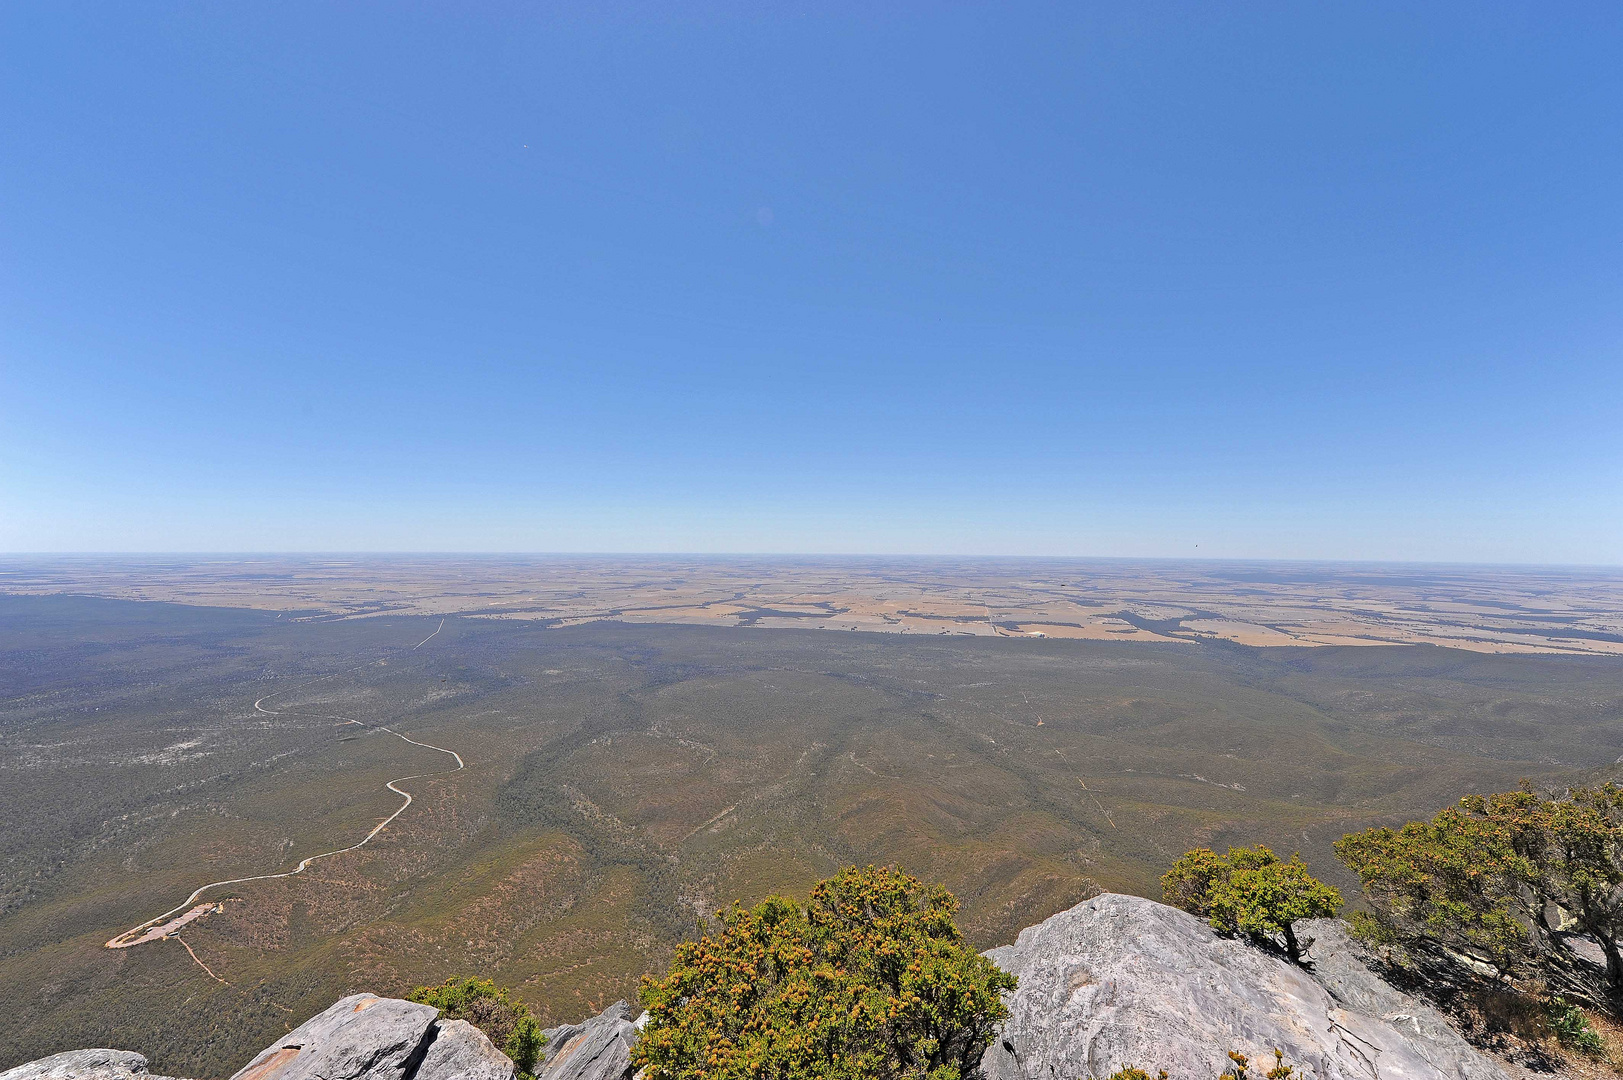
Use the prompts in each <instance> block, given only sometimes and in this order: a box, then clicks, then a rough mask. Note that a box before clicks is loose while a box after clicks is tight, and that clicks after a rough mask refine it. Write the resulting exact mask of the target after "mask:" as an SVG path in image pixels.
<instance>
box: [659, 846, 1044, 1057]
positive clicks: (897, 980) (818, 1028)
mask: <svg viewBox="0 0 1623 1080" xmlns="http://www.w3.org/2000/svg"><path fill="white" fill-rule="evenodd" d="M957 910H958V902H957V900H955V899H954V898H953V896H952V894H951V893H949V892H947V890H946V889H944V888H941V887H940V886H938V885H937V886H925V885H923V884H921V883H920V882H919V881H917V880H916V879H914V878H912V877H909V876H908V875H907V874H904V873H901V872H900V871H897V870H893V869H889V868H884V867H872V866H870V867H867V868H866V869H860V868H857V867H849V868H847V869H845V870H843V871H841V872H840V873H839V874H838V875H836V876H835V877H833V878H830V879H829V880H827V881H824V882H821V883H819V884H818V885H817V886H816V887H815V888H814V889H813V890H812V893H811V898H810V900H809V901H808V902H807V903H806V904H805V905H804V906H803V905H801V904H799V903H797V902H796V901H794V900H791V899H788V898H786V897H781V896H774V897H768V898H767V899H766V900H764V901H762V902H761V903H759V904H757V905H756V906H755V907H752V908H744V907H742V906H741V905H738V904H734V905H733V908H732V910H730V911H725V912H720V913H718V914H719V916H720V918H721V920H722V928H721V930H720V931H719V932H718V933H715V934H706V935H704V936H703V937H701V938H700V939H699V940H697V941H689V942H684V943H682V944H681V945H678V946H677V948H676V956H675V959H674V961H673V963H672V965H671V969H670V972H669V973H668V974H667V975H666V976H665V977H663V978H653V977H650V978H648V979H646V980H645V981H644V983H643V989H642V1001H643V1004H644V1005H646V1006H647V1008H648V1011H649V1020H648V1023H647V1026H646V1027H645V1028H644V1029H643V1033H642V1036H641V1038H640V1039H639V1040H638V1042H637V1046H636V1048H635V1050H634V1051H633V1053H632V1062H633V1064H634V1065H636V1066H637V1067H638V1068H646V1069H647V1070H648V1076H649V1078H650V1080H678V1078H682V1080H686V1078H695V1080H696V1078H700V1077H703V1078H706V1080H734V1078H736V1080H744V1078H746V1077H749V1078H753V1077H773V1078H781V1080H791V1078H793V1080H812V1078H819V1080H822V1078H840V1080H902V1078H908V1080H915V1078H916V1080H960V1078H968V1077H972V1076H974V1075H976V1074H977V1071H978V1067H979V1062H980V1057H981V1053H982V1051H983V1050H985V1048H986V1044H987V1042H988V1041H989V1040H990V1039H991V1037H992V1034H993V1032H994V1030H995V1028H996V1026H997V1024H998V1022H999V1021H1001V1020H1002V1019H1003V1018H1004V1017H1005V1016H1006V1015H1007V1013H1008V1010H1007V1009H1006V1007H1005V1006H1004V1005H1003V1002H1002V995H1003V994H1005V993H1007V992H1010V991H1012V990H1013V989H1014V988H1015V979H1014V976H1012V975H1009V974H1008V973H1007V972H1004V971H1000V970H999V969H998V968H997V967H995V966H994V965H993V964H992V962H991V961H989V960H987V959H986V958H985V957H982V956H979V955H977V954H976V953H975V951H974V949H972V948H970V947H969V946H968V945H966V944H965V942H964V940H963V937H962V935H960V934H959V932H958V928H957V926H956V925H955V923H954V921H953V916H954V914H955V913H956V912H957Z"/></svg>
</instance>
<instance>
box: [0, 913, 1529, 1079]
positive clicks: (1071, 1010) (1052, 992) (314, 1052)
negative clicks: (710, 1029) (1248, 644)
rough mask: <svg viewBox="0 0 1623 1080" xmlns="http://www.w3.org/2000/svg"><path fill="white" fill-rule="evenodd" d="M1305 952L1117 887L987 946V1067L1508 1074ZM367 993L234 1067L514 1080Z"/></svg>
mask: <svg viewBox="0 0 1623 1080" xmlns="http://www.w3.org/2000/svg"><path fill="white" fill-rule="evenodd" d="M1300 930H1301V934H1300V936H1301V937H1302V938H1303V939H1304V940H1308V939H1311V944H1310V945H1309V946H1308V947H1307V951H1306V961H1307V966H1306V967H1302V966H1297V965H1295V964H1291V963H1288V962H1287V961H1286V960H1284V959H1283V958H1282V957H1279V956H1275V955H1273V954H1270V953H1268V952H1265V951H1263V950H1261V949H1257V948H1255V947H1253V946H1251V945H1247V944H1245V943H1243V942H1240V941H1236V940H1232V939H1229V938H1224V937H1221V936H1219V935H1218V934H1216V933H1214V932H1213V931H1212V929H1211V927H1210V926H1208V925H1207V924H1206V923H1205V922H1203V921H1202V920H1200V919H1197V918H1195V917H1193V916H1191V915H1188V914H1186V913H1185V912H1182V911H1179V910H1177V909H1175V908H1170V907H1167V906H1165V905H1163V904H1157V903H1154V902H1152V901H1149V900H1144V899H1141V898H1139V897H1134V896H1120V895H1115V894H1108V893H1107V894H1105V895H1103V896H1097V897H1094V898H1093V899H1092V900H1088V901H1086V902H1084V903H1081V904H1078V905H1077V906H1076V907H1074V908H1072V909H1070V910H1069V911H1063V912H1060V913H1059V914H1058V915H1055V916H1054V917H1053V918H1050V919H1048V920H1046V921H1044V922H1042V923H1040V924H1038V925H1037V926H1033V927H1030V928H1028V929H1026V930H1025V931H1023V932H1022V933H1021V934H1020V937H1019V940H1017V941H1016V942H1015V943H1014V944H1013V945H1007V946H1004V947H1003V948H1000V949H993V950H992V951H991V952H989V953H988V954H987V955H988V956H990V957H991V958H992V959H993V960H994V961H996V962H997V964H998V965H999V966H1001V967H1003V968H1004V969H1006V970H1008V971H1010V972H1013V973H1014V974H1015V975H1017V976H1018V977H1019V979H1020V986H1019V989H1018V990H1017V991H1016V992H1015V993H1014V994H1013V995H1012V996H1011V997H1010V999H1009V1007H1010V1016H1009V1019H1008V1021H1007V1022H1006V1023H1005V1024H1004V1025H1003V1028H1002V1029H1001V1031H1000V1032H999V1034H998V1037H997V1038H996V1039H995V1040H994V1041H993V1044H992V1045H991V1046H990V1047H989V1048H988V1050H987V1052H986V1055H985V1057H984V1059H983V1061H982V1068H983V1070H984V1072H985V1073H986V1075H987V1077H989V1078H990V1080H1078V1078H1082V1077H1090V1076H1092V1077H1105V1076H1109V1075H1110V1074H1111V1073H1112V1072H1114V1071H1116V1070H1118V1069H1120V1068H1123V1067H1125V1066H1129V1065H1136V1066H1138V1067H1140V1068H1144V1069H1148V1070H1151V1073H1152V1075H1153V1073H1154V1070H1157V1069H1166V1070H1167V1071H1168V1072H1169V1073H1170V1074H1171V1076H1172V1077H1173V1078H1174V1080H1217V1078H1218V1076H1219V1075H1220V1074H1221V1073H1222V1072H1223V1071H1224V1070H1225V1069H1227V1068H1228V1066H1229V1060H1228V1052H1229V1051H1230V1050H1235V1051H1238V1052H1240V1053H1244V1054H1247V1055H1250V1056H1251V1057H1252V1059H1253V1061H1254V1063H1255V1064H1258V1065H1261V1066H1262V1068H1261V1069H1258V1070H1257V1075H1260V1074H1261V1073H1262V1072H1263V1071H1265V1070H1266V1069H1267V1068H1268V1067H1271V1066H1272V1064H1273V1060H1272V1059H1273V1050H1274V1049H1275V1048H1276V1047H1277V1048H1278V1049H1279V1050H1281V1051H1283V1052H1284V1055H1285V1059H1286V1061H1287V1062H1288V1063H1290V1064H1291V1065H1293V1066H1295V1067H1296V1068H1297V1069H1298V1070H1299V1072H1298V1074H1297V1075H1298V1076H1306V1075H1308V1074H1312V1078H1313V1080H1507V1075H1506V1069H1505V1068H1503V1067H1501V1066H1500V1065H1499V1064H1498V1063H1497V1062H1496V1061H1494V1060H1493V1059H1491V1058H1489V1057H1487V1056H1485V1055H1484V1054H1482V1053H1480V1052H1478V1051H1476V1050H1474V1049H1472V1048H1471V1047H1470V1046H1469V1045H1467V1044H1466V1042H1465V1041H1464V1040H1463V1039H1461V1038H1460V1036H1459V1035H1458V1034H1457V1033H1456V1032H1455V1030H1454V1029H1453V1028H1452V1027H1451V1026H1450V1025H1449V1024H1448V1022H1447V1021H1446V1020H1445V1019H1444V1018H1443V1017H1442V1016H1441V1015H1440V1014H1438V1013H1437V1012H1436V1011H1435V1010H1433V1009H1432V1008H1431V1007H1430V1006H1428V1005H1426V1004H1425V1003H1424V1002H1422V1001H1420V1000H1419V999H1417V998H1415V997H1413V996H1411V995H1409V994H1405V993H1403V992H1402V991H1400V990H1398V989H1396V988H1395V987H1393V986H1391V985H1390V984H1388V983H1386V982H1384V981H1382V980H1381V979H1380V978H1379V977H1378V976H1377V975H1375V974H1374V973H1373V972H1372V971H1371V970H1370V969H1369V967H1367V966H1366V965H1365V964H1364V962H1363V960H1362V959H1361V955H1360V953H1359V950H1358V949H1357V948H1356V946H1354V945H1353V944H1352V943H1351V942H1350V941H1349V940H1348V939H1347V936H1346V932H1345V929H1344V927H1343V925H1342V924H1341V923H1339V922H1334V921H1316V922H1312V923H1307V924H1303V925H1302V926H1301V927H1300ZM437 1015H438V1014H437V1012H436V1010H434V1009H433V1008H431V1007H430V1006H427V1005H418V1004H414V1003H412V1002H409V1001H400V1000H397V999H394V998H382V997H378V996H376V995H374V994H355V995H352V996H350V997H346V998H344V999H343V1000H342V1001H339V1002H337V1003H336V1004H334V1005H333V1006H332V1007H331V1008H329V1009H327V1010H325V1011H324V1012H322V1013H320V1014H319V1015H317V1016H315V1017H312V1018H311V1019H310V1020H308V1021H306V1022H305V1023H303V1024H301V1025H300V1026H299V1027H298V1028H296V1029H295V1030H293V1031H291V1032H289V1033H288V1034H287V1035H285V1036H283V1037H282V1038H280V1039H277V1040H276V1041H275V1042H274V1043H272V1044H271V1045H270V1046H268V1047H266V1048H265V1050H264V1051H262V1052H261V1053H260V1054H259V1055H258V1056H257V1057H255V1058H254V1059H253V1061H251V1062H249V1063H248V1065H247V1066H246V1067H245V1068H243V1069H242V1070H241V1071H240V1072H238V1073H237V1074H236V1076H235V1077H233V1078H232V1080H515V1072H514V1068H513V1063H512V1061H510V1060H509V1059H508V1058H507V1056H506V1055H504V1054H503V1053H502V1052H501V1051H500V1050H499V1049H497V1048H496V1047H495V1046H493V1045H491V1042H490V1040H489V1039H487V1038H486V1037H485V1035H484V1033H483V1032H481V1031H480V1030H479V1029H478V1028H475V1027H474V1026H472V1025H471V1024H468V1023H466V1022H464V1021H461V1020H445V1021H442V1020H439V1019H437ZM639 1026H640V1020H639V1021H633V1020H632V1018H631V1009H630V1008H629V1007H628V1006H627V1005H626V1003H625V1002H623V1001H621V1002H617V1003H616V1004H614V1005H612V1006H610V1007H609V1008H608V1009H605V1010H604V1011H603V1012H602V1013H600V1014H599V1015H597V1016H594V1017H592V1018H590V1019H588V1020H585V1021H583V1022H581V1023H579V1024H565V1025H562V1026H560V1027H555V1028H551V1029H549V1030H548V1031H547V1036H548V1042H547V1045H546V1047H545V1048H544V1049H543V1051H542V1057H541V1060H540V1061H539V1062H538V1063H537V1065H536V1069H535V1073H536V1078H537V1080H633V1070H632V1067H631V1060H630V1057H631V1049H632V1047H633V1046H634V1045H635V1043H636V1040H637V1033H638V1029H639ZM146 1069H147V1063H146V1059H145V1058H143V1057H142V1056H141V1055H140V1054H133V1053H129V1052H127V1051H120V1050H78V1051H74V1052H72V1053H68V1054H58V1055H56V1056H55V1057H49V1058H45V1059H43V1060H40V1061H36V1062H33V1063H31V1064H28V1065H23V1066H19V1067H18V1068H15V1069H12V1070H10V1071H9V1072H5V1073H0V1080H165V1078H163V1077H154V1076H150V1075H148V1073H147V1071H146Z"/></svg>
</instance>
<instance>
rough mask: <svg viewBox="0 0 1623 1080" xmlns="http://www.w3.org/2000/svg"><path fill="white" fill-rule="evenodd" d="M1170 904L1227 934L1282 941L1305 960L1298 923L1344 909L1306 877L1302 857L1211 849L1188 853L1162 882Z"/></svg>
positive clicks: (1335, 896) (1320, 884) (1333, 892)
mask: <svg viewBox="0 0 1623 1080" xmlns="http://www.w3.org/2000/svg"><path fill="white" fill-rule="evenodd" d="M1161 895H1162V897H1163V898H1164V899H1165V900H1166V902H1167V903H1169V904H1173V905H1175V906H1177V907H1180V908H1183V909H1184V910H1185V911H1188V912H1191V913H1193V914H1195V915H1200V916H1203V917H1205V918H1208V919H1210V920H1211V922H1212V926H1213V927H1215V928H1216V929H1218V930H1220V931H1222V932H1223V933H1226V934H1245V935H1246V936H1247V937H1249V938H1251V939H1252V940H1253V941H1258V942H1263V941H1271V940H1272V939H1273V938H1274V937H1276V936H1277V937H1280V938H1283V939H1284V941H1285V951H1286V952H1288V953H1289V954H1290V957H1291V959H1292V960H1299V959H1301V943H1300V942H1298V941H1297V939H1296V930H1295V927H1294V925H1293V924H1294V923H1296V921H1297V920H1299V919H1314V918H1329V917H1331V916H1333V915H1334V914H1335V913H1336V912H1337V911H1338V910H1340V908H1341V894H1340V893H1339V892H1337V891H1336V890H1335V889H1334V888H1332V887H1331V886H1329V885H1326V884H1325V883H1324V882H1322V881H1319V880H1318V879H1317V878H1315V877H1313V876H1312V875H1311V874H1309V873H1308V872H1307V864H1305V863H1304V862H1302V860H1301V857H1300V856H1298V855H1292V856H1291V858H1290V861H1289V862H1281V861H1280V858H1279V856H1277V855H1275V854H1274V853H1273V852H1272V851H1270V850H1269V849H1268V848H1266V847H1263V846H1261V845H1258V846H1257V847H1254V848H1239V847H1231V848H1229V853H1228V854H1227V855H1226V856H1224V855H1219V854H1217V853H1216V852H1215V851H1212V850H1211V849H1209V848H1195V849H1194V850H1193V851H1188V852H1185V853H1184V855H1183V856H1182V857H1181V858H1180V859H1178V861H1177V862H1175V863H1173V865H1172V869H1170V870H1168V871H1167V872H1166V874H1164V875H1163V876H1162V878H1161Z"/></svg>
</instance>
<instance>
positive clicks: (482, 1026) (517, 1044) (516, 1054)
mask: <svg viewBox="0 0 1623 1080" xmlns="http://www.w3.org/2000/svg"><path fill="white" fill-rule="evenodd" d="M406 998H407V1000H408V1001H416V1002H421V1003H422V1004H424V1005H432V1006H434V1008H436V1009H438V1010H439V1011H440V1018H441V1019H443V1020H466V1021H467V1022H468V1023H470V1024H472V1025H473V1026H474V1027H476V1028H478V1029H479V1030H480V1031H483V1032H484V1033H485V1035H486V1036H487V1037H488V1038H489V1039H490V1041H491V1042H493V1043H495V1044H496V1045H497V1046H499V1047H501V1048H502V1052H503V1053H505V1054H506V1055H507V1056H508V1057H510V1058H512V1059H513V1065H514V1066H515V1067H516V1068H517V1069H518V1072H519V1074H520V1075H521V1076H528V1075H530V1073H531V1072H532V1071H533V1070H534V1069H535V1063H536V1061H537V1060H538V1059H539V1058H540V1056H541V1048H542V1047H543V1046H545V1045H546V1043H547V1037H546V1036H545V1035H543V1034H542V1033H541V1025H540V1024H539V1023H537V1022H536V1019H535V1017H533V1016H531V1015H530V1008H529V1006H528V1005H525V1004H524V1003H523V1002H522V1001H514V1000H513V999H512V998H511V997H510V996H509V995H508V993H507V991H506V990H502V989H498V988H497V986H496V984H495V983H494V982H493V981H491V980H490V979H475V978H471V977H464V978H451V979H447V980H445V981H444V982H443V983H440V984H439V985H438V986H419V987H417V989H415V990H413V991H412V992H411V993H409V994H407V995H406Z"/></svg>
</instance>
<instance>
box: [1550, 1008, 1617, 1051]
mask: <svg viewBox="0 0 1623 1080" xmlns="http://www.w3.org/2000/svg"><path fill="white" fill-rule="evenodd" d="M1545 1017H1546V1019H1547V1020H1548V1021H1549V1024H1550V1030H1551V1031H1552V1032H1554V1033H1555V1037H1556V1040H1557V1041H1559V1042H1560V1043H1561V1045H1562V1046H1564V1047H1566V1048H1567V1049H1568V1050H1577V1051H1579V1052H1580V1053H1585V1054H1604V1053H1605V1052H1606V1043H1605V1042H1604V1041H1603V1040H1602V1039H1601V1037H1600V1033H1599V1032H1597V1031H1596V1030H1595V1029H1594V1028H1592V1027H1590V1026H1589V1017H1587V1016H1585V1015H1584V1013H1583V1010H1582V1009H1580V1008H1578V1007H1577V1006H1575V1005H1568V1004H1567V1003H1566V1002H1565V1001H1562V1000H1561V999H1560V998H1554V999H1552V1000H1551V1001H1550V1002H1549V1003H1548V1004H1547V1005H1546V1006H1545Z"/></svg>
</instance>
